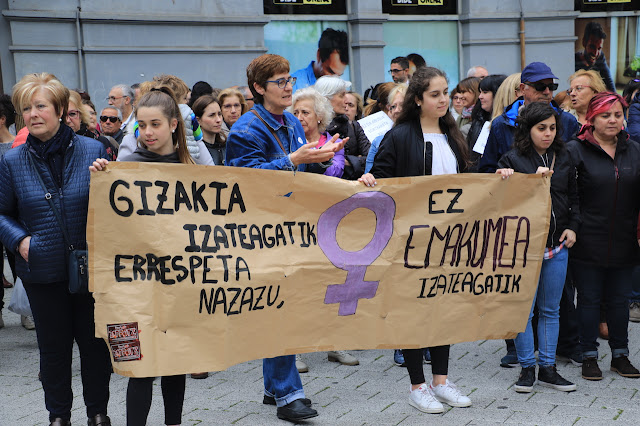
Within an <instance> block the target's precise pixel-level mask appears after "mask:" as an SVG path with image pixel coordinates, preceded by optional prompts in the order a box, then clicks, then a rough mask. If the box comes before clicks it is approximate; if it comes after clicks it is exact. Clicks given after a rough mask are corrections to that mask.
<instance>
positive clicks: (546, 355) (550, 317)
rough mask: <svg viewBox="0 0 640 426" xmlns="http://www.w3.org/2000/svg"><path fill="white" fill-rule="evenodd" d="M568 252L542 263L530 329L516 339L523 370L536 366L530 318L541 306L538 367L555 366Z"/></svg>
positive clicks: (529, 324) (539, 312)
mask: <svg viewBox="0 0 640 426" xmlns="http://www.w3.org/2000/svg"><path fill="white" fill-rule="evenodd" d="M568 260H569V253H568V250H567V249H566V248H563V249H562V250H560V251H559V252H558V253H557V254H555V255H554V256H553V257H552V258H551V259H545V260H543V261H542V269H541V270H540V280H539V281H538V290H537V292H536V295H535V296H534V298H533V304H532V305H531V312H530V313H529V320H528V321H527V328H526V329H525V330H524V332H523V333H519V334H518V336H517V337H516V338H515V342H516V351H517V352H518V361H519V362H520V365H521V366H522V367H523V368H526V367H532V366H534V365H535V364H536V357H535V355H534V350H535V348H534V343H533V327H531V318H532V317H533V308H534V307H535V306H536V304H537V305H538V364H539V365H544V366H549V365H555V363H556V346H557V345H558V331H559V329H560V321H559V318H560V299H561V298H562V291H563V289H564V281H565V277H566V276H567V262H568Z"/></svg>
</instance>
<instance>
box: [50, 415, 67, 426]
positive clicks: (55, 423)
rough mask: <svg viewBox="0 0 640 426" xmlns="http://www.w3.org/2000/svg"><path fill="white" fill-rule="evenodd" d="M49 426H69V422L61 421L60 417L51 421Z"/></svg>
mask: <svg viewBox="0 0 640 426" xmlns="http://www.w3.org/2000/svg"><path fill="white" fill-rule="evenodd" d="M50 426H71V422H70V421H69V420H62V419H61V418H60V417H56V418H55V419H53V420H52V421H51V425H50Z"/></svg>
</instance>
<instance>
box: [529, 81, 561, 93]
mask: <svg viewBox="0 0 640 426" xmlns="http://www.w3.org/2000/svg"><path fill="white" fill-rule="evenodd" d="M525 84H526V85H527V86H531V87H533V88H534V89H536V90H537V91H538V92H544V89H546V88H549V90H551V91H552V92H553V91H554V90H557V89H558V83H548V84H544V83H540V82H539V81H536V82H535V83H530V82H526V83H525Z"/></svg>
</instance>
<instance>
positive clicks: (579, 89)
mask: <svg viewBox="0 0 640 426" xmlns="http://www.w3.org/2000/svg"><path fill="white" fill-rule="evenodd" d="M586 87H588V88H589V89H592V90H593V88H592V87H591V86H576V87H573V88H572V87H570V88H568V89H567V95H570V94H571V92H573V91H574V90H575V91H576V93H580V92H582V91H583V90H584V89H585V88H586Z"/></svg>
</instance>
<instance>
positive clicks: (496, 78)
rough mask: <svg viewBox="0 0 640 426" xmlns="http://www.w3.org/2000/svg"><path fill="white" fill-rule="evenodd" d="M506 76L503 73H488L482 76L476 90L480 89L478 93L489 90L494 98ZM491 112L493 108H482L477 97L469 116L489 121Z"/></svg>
mask: <svg viewBox="0 0 640 426" xmlns="http://www.w3.org/2000/svg"><path fill="white" fill-rule="evenodd" d="M506 78H507V76H506V75H504V74H493V75H489V76H487V77H485V78H483V79H482V80H480V85H479V86H478V90H479V91H480V93H482V92H491V93H492V94H493V97H494V98H495V96H496V92H497V91H498V88H499V87H500V85H501V84H502V83H503V82H504V80H505V79H506ZM478 96H479V95H478ZM492 114H493V108H491V111H485V110H483V109H482V106H481V104H480V99H478V101H477V102H476V104H475V105H474V107H473V111H472V112H471V118H472V119H473V120H482V121H489V120H491V116H492Z"/></svg>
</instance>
